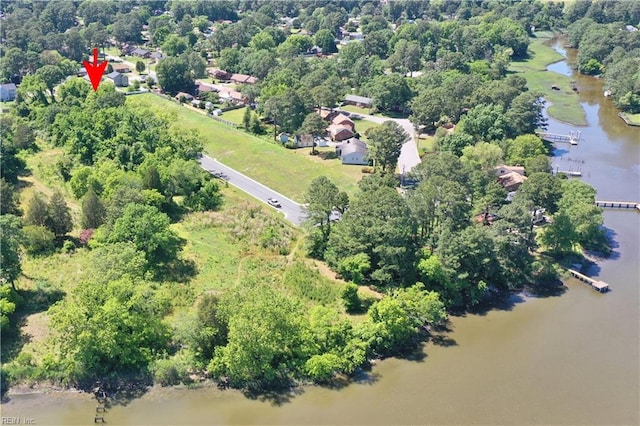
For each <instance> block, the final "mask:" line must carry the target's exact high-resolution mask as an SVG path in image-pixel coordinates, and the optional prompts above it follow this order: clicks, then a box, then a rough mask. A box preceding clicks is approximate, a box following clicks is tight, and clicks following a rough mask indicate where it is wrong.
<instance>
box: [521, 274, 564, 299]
mask: <svg viewBox="0 0 640 426" xmlns="http://www.w3.org/2000/svg"><path fill="white" fill-rule="evenodd" d="M566 291H567V287H566V286H565V285H564V284H563V283H562V280H561V279H560V278H559V277H558V278H557V279H556V280H554V281H553V282H551V283H547V284H544V285H530V286H525V288H524V289H523V290H522V293H523V294H524V295H525V296H527V297H535V298H538V299H544V298H546V297H559V296H562V295H563V294H564V293H565V292H566Z"/></svg>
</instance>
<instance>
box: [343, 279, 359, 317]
mask: <svg viewBox="0 0 640 426" xmlns="http://www.w3.org/2000/svg"><path fill="white" fill-rule="evenodd" d="M341 297H342V302H343V303H344V307H345V309H346V310H347V312H351V313H353V312H357V311H359V310H360V308H361V307H362V304H361V302H360V298H359V297H358V284H356V283H346V284H345V285H344V287H343V288H342V295H341Z"/></svg>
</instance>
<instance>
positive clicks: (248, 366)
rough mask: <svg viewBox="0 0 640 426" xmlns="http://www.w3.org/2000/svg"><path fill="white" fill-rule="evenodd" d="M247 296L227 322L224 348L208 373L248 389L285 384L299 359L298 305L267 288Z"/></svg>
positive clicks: (299, 327) (215, 358)
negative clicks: (226, 378)
mask: <svg viewBox="0 0 640 426" xmlns="http://www.w3.org/2000/svg"><path fill="white" fill-rule="evenodd" d="M247 293H248V294H247V295H246V296H245V299H244V302H240V303H239V305H237V306H236V308H235V310H234V312H233V314H232V315H231V316H230V318H229V334H228V344H227V345H226V346H224V347H220V348H218V349H216V351H215V357H214V358H213V360H212V361H211V363H210V364H209V368H208V369H209V371H211V372H212V374H213V375H214V376H216V377H222V376H227V377H228V378H229V380H230V382H231V383H232V384H234V385H240V386H246V387H248V388H250V389H260V388H264V387H268V386H275V385H283V384H287V383H288V382H289V380H290V377H289V375H290V374H291V373H292V372H295V371H296V369H297V368H296V367H297V365H296V364H298V363H299V362H300V359H301V350H302V321H301V318H303V315H302V312H301V311H300V305H298V304H297V303H295V302H294V301H292V300H289V299H287V298H286V297H285V296H283V295H282V294H280V293H278V292H276V291H275V290H273V289H271V288H270V287H267V286H258V287H255V288H253V289H250V290H248V292H247ZM236 303H237V302H236Z"/></svg>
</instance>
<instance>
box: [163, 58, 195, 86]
mask: <svg viewBox="0 0 640 426" xmlns="http://www.w3.org/2000/svg"><path fill="white" fill-rule="evenodd" d="M156 72H157V74H158V83H159V84H160V86H162V88H163V89H164V90H165V91H166V92H169V93H171V94H172V95H175V94H176V93H178V92H181V91H182V92H187V93H189V92H192V91H193V88H194V79H193V76H192V75H191V72H190V68H189V63H188V62H187V61H186V60H185V58H184V57H177V58H176V57H169V58H166V59H164V60H162V61H160V63H159V64H158V66H157V67H156Z"/></svg>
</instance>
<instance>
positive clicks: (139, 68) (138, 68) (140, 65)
mask: <svg viewBox="0 0 640 426" xmlns="http://www.w3.org/2000/svg"><path fill="white" fill-rule="evenodd" d="M145 69H147V66H146V65H145V64H144V62H142V61H136V71H137V72H138V74H141V73H142V72H143V71H144V70H145Z"/></svg>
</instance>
